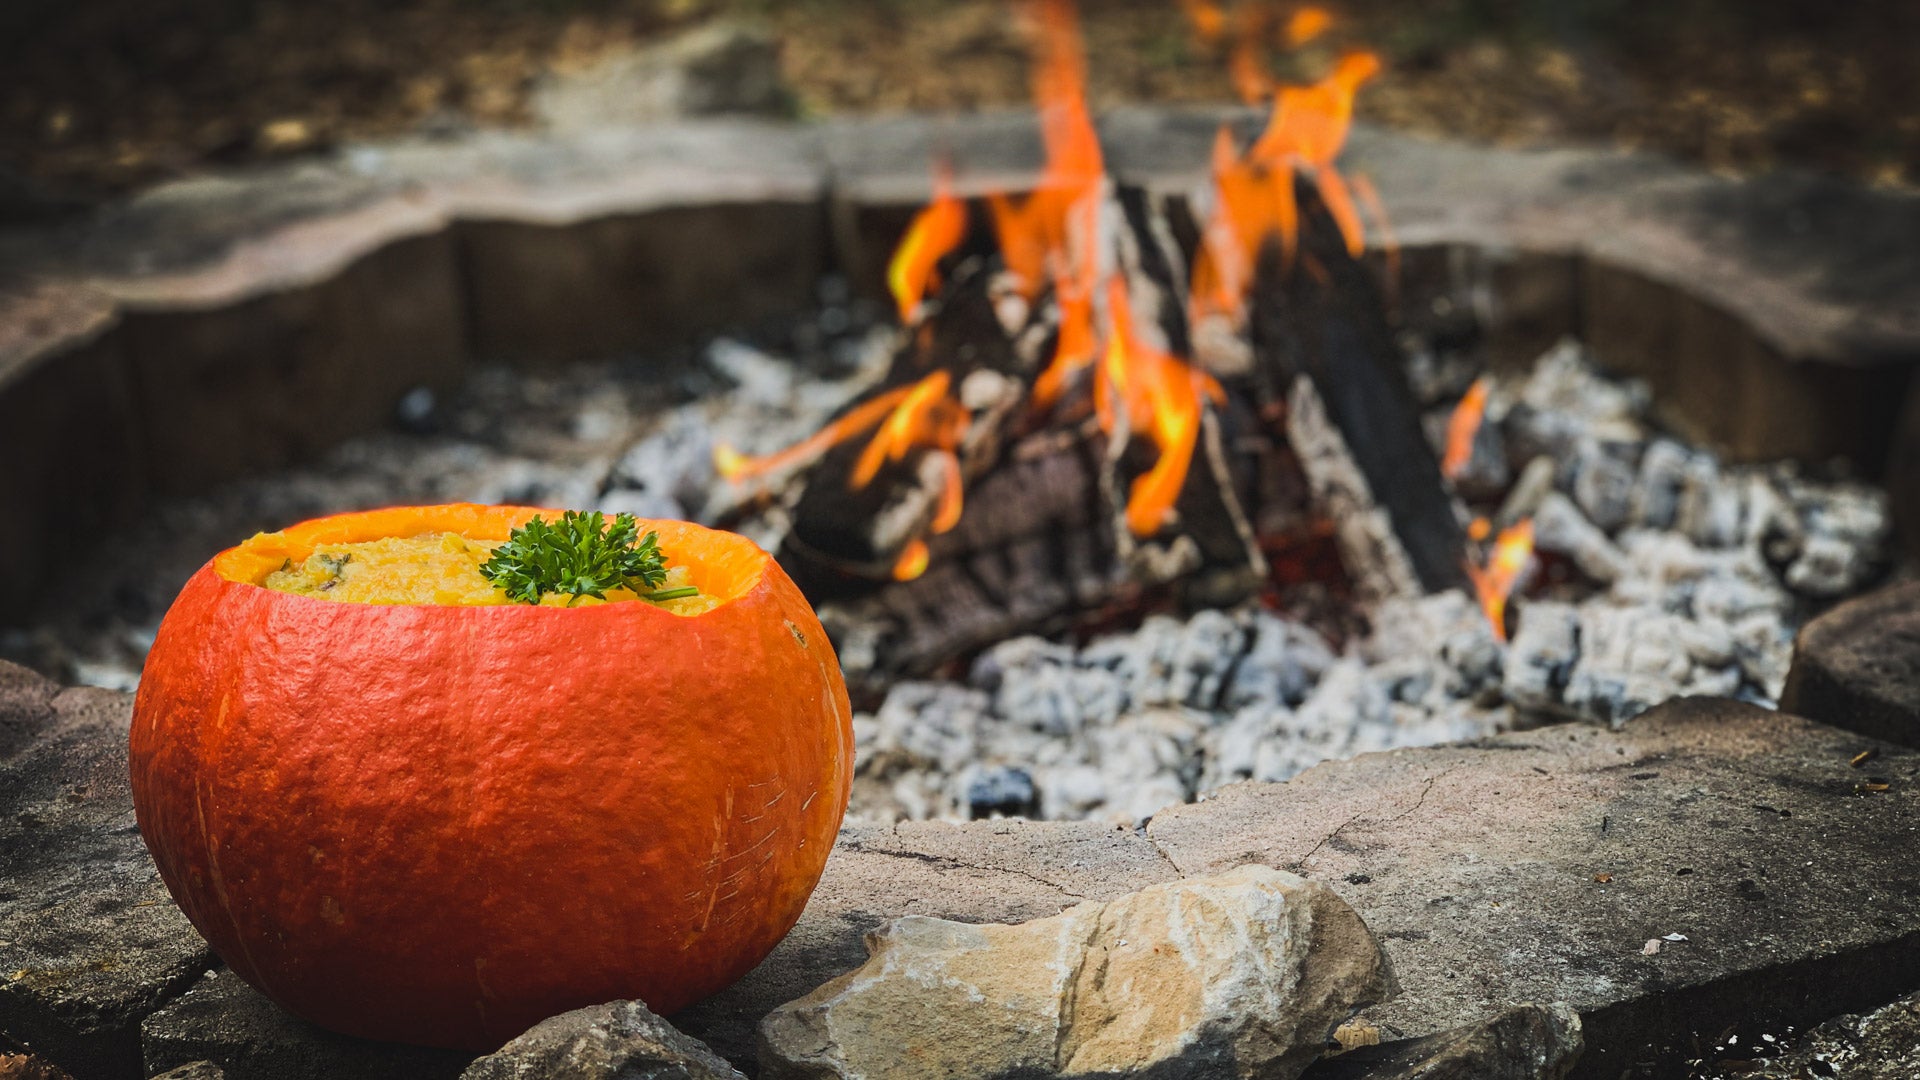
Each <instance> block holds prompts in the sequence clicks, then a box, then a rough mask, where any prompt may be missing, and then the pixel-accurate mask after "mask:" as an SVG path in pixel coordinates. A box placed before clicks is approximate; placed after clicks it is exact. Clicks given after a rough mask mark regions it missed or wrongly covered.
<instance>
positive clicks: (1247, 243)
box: [1190, 9, 1386, 322]
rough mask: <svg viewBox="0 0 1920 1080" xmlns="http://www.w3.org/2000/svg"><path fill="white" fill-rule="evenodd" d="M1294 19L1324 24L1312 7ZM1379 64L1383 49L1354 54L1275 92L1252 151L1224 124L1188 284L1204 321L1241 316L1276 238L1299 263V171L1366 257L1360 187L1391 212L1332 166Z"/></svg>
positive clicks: (1370, 205) (1286, 259)
mask: <svg viewBox="0 0 1920 1080" xmlns="http://www.w3.org/2000/svg"><path fill="white" fill-rule="evenodd" d="M1309 10H1312V9H1309ZM1319 14H1320V16H1324V15H1325V13H1324V12H1320V13H1319ZM1296 19H1297V20H1300V22H1301V26H1300V28H1299V29H1300V32H1301V33H1309V32H1312V33H1318V32H1319V30H1321V29H1324V25H1320V26H1317V27H1316V25H1315V24H1316V22H1317V21H1318V20H1317V19H1316V18H1314V17H1308V16H1307V15H1306V12H1300V13H1296ZM1289 32H1290V33H1291V29H1290V31H1289ZM1379 70H1380V59H1379V57H1377V56H1375V55H1374V54H1372V53H1369V52H1351V53H1348V54H1346V55H1345V56H1343V57H1341V58H1340V62H1339V63H1338V64H1337V65H1336V66H1335V68H1334V70H1333V72H1332V73H1331V74H1329V75H1328V76H1327V77H1326V78H1324V79H1322V80H1320V81H1319V82H1317V83H1314V84H1313V85H1311V86H1287V87H1282V88H1281V89H1280V91H1279V93H1278V94H1277V95H1275V98H1274V108H1273V114H1272V116H1271V117H1270V118H1269V120H1268V122H1267V127H1266V130H1265V131H1263V132H1262V133H1261V135H1260V137H1259V138H1258V139H1257V140H1255V142H1254V144H1253V145H1252V146H1251V147H1249V148H1248V150H1247V151H1246V153H1244V154H1235V153H1234V152H1233V141H1232V135H1231V133H1230V132H1228V131H1227V129H1225V128H1222V129H1221V132H1220V134H1219V136H1218V137H1217V138H1216V140H1215V144H1214V155H1213V180H1214V195H1215V198H1214V206H1213V210H1212V212H1211V213H1210V214H1209V215H1208V219H1207V224H1206V226H1205V229H1204V232H1203V243H1202V245H1201V250H1200V252H1199V253H1198V255H1197V256H1196V258H1195V259H1194V272H1193V280H1192V284H1191V289H1190V291H1191V301H1190V303H1191V307H1192V314H1193V316H1194V318H1195V320H1196V321H1197V320H1199V319H1200V318H1203V317H1205V316H1207V315H1209V314H1213V313H1223V314H1226V315H1228V316H1230V317H1232V318H1233V319H1234V320H1235V321H1236V322H1238V321H1240V319H1241V318H1242V317H1243V315H1244V305H1245V297H1246V293H1247V290H1248V289H1249V288H1250V287H1251V285H1252V283H1253V268H1254V266H1255V265H1256V264H1257V262H1258V260H1259V258H1260V252H1261V249H1262V248H1264V247H1265V246H1266V245H1267V244H1268V243H1269V242H1275V241H1277V242H1278V244H1279V246H1280V262H1281V266H1282V268H1290V267H1292V265H1293V261H1294V257H1295V253H1296V251H1297V249H1298V246H1299V232H1300V212H1299V207H1298V205H1297V204H1296V200H1295V196H1294V189H1293V184H1294V174H1295V173H1296V172H1302V173H1307V174H1309V175H1310V176H1311V177H1312V179H1313V182H1314V185H1315V186H1316V187H1317V188H1318V189H1319V191H1320V197H1321V200H1322V201H1323V202H1324V203H1325V204H1326V207H1327V211H1328V213H1330V214H1331V215H1332V216H1333V219H1334V222H1335V224H1336V225H1337V226H1338V227H1339V229H1340V234H1341V238H1342V239H1343V240H1344V241H1345V242H1346V246H1347V251H1348V252H1349V253H1350V254H1352V255H1355V256H1358V255H1359V254H1360V253H1361V252H1362V251H1364V250H1365V245H1366V230H1365V227H1364V225H1363V223H1362V221H1361V217H1360V212H1359V209H1358V205H1357V204H1356V192H1357V193H1358V202H1359V203H1362V204H1365V205H1366V206H1367V209H1368V212H1369V213H1370V214H1372V216H1374V217H1375V218H1376V219H1377V220H1379V221H1380V222H1382V228H1383V230H1384V229H1385V225H1384V222H1385V220H1386V218H1385V214H1384V213H1382V212H1381V211H1380V209H1379V198H1378V195H1377V194H1376V193H1375V191H1374V190H1373V186H1372V185H1371V184H1365V183H1363V182H1361V181H1363V180H1364V178H1360V180H1356V182H1355V183H1354V184H1353V185H1352V186H1349V184H1348V182H1347V180H1346V178H1345V177H1344V176H1342V175H1341V173H1340V171H1339V170H1338V169H1337V168H1335V167H1334V159H1335V158H1337V157H1339V155H1340V151H1341V150H1342V149H1343V148H1344V147H1345V145H1346V141H1347V134H1348V132H1349V131H1350V130H1351V129H1352V126H1353V99H1354V95H1355V94H1356V93H1357V92H1358V91H1359V88H1360V86H1361V85H1362V84H1363V83H1365V82H1366V81H1367V80H1368V79H1371V78H1373V76H1374V75H1376V74H1377V73H1378V72H1379Z"/></svg>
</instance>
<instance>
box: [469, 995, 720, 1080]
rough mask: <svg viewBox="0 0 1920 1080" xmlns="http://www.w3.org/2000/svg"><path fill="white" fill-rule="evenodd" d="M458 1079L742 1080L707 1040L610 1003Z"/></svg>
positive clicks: (554, 1023) (544, 1024)
mask: <svg viewBox="0 0 1920 1080" xmlns="http://www.w3.org/2000/svg"><path fill="white" fill-rule="evenodd" d="M460 1080H743V1078H742V1077H741V1075H740V1074H739V1073H738V1072H736V1071H735V1070H734V1068H733V1066H731V1065H729V1064H727V1063H726V1062H725V1061H724V1060H722V1059H721V1058H720V1056H719V1055H718V1054H715V1053H714V1052H713V1051H712V1050H710V1049H708V1048H707V1046H706V1044H705V1043H702V1042H700V1041H699V1040H698V1039H694V1038H691V1037H689V1036H687V1035H683V1034H681V1033H680V1032H679V1031H677V1030H675V1029H674V1027H673V1025H671V1024H669V1023H667V1022H666V1021H665V1020H662V1019H660V1018H659V1017H658V1016H655V1015H653V1013H651V1012H649V1011H648V1010H647V1007H646V1006H645V1005H643V1004H641V1003H640V1002H638V1001H610V1002H608V1003H606V1004H604V1005H594V1006H590V1007H588V1008H585V1009H575V1010H573V1011H572V1012H564V1013H561V1014H560V1015H559V1016H555V1017H550V1018H548V1019H546V1020H543V1021H541V1022H540V1023H538V1024H535V1025H534V1026H533V1027H531V1028H529V1029H528V1030H527V1031H526V1032H525V1033H524V1034H522V1035H520V1036H518V1037H516V1038H515V1039H514V1040H513V1041H511V1042H509V1043H507V1045H505V1046H503V1047H501V1048H500V1049H499V1050H496V1051H494V1052H493V1053H491V1054H488V1055H487V1056H485V1057H482V1058H479V1059H477V1060H475V1061H474V1063H473V1064H471V1065H469V1066H467V1071H465V1072H463V1073H461V1074H460Z"/></svg>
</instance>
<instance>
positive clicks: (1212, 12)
mask: <svg viewBox="0 0 1920 1080" xmlns="http://www.w3.org/2000/svg"><path fill="white" fill-rule="evenodd" d="M1180 6H1181V8H1182V9H1183V10H1185V12H1186V15H1187V21H1188V22H1190V23H1192V24H1193V29H1194V33H1195V34H1196V35H1197V36H1198V37H1199V38H1200V40H1201V41H1202V42H1204V43H1206V44H1208V45H1216V46H1217V45H1219V44H1220V43H1222V42H1226V44H1227V73H1228V75H1229V76H1230V77H1231V78H1232V81H1233V87H1234V90H1235V92H1237V93H1238V94H1239V95H1240V98H1241V100H1243V101H1245V102H1247V103H1248V104H1249V105H1251V104H1255V103H1257V102H1261V101H1265V100H1266V99H1267V98H1268V97H1269V96H1271V95H1272V93H1273V79H1272V77H1271V76H1270V75H1269V74H1268V72H1267V67H1266V64H1265V63H1264V61H1263V58H1262V51H1263V48H1264V46H1265V45H1266V44H1267V43H1268V41H1269V39H1275V40H1277V41H1278V42H1279V44H1281V45H1282V46H1284V47H1286V48H1289V49H1297V48H1299V47H1301V46H1302V45H1305V44H1306V43H1307V42H1309V41H1312V40H1313V39H1314V38H1317V37H1319V36H1320V35H1321V34H1324V33H1326V32H1327V29H1328V28H1329V27H1331V26H1332V25H1333V16H1332V15H1331V14H1329V13H1328V12H1327V10H1326V9H1325V8H1320V7H1313V6H1307V7H1300V8H1296V9H1294V10H1293V11H1292V12H1291V13H1289V14H1287V15H1286V16H1285V17H1284V18H1283V17H1282V16H1281V11H1282V9H1283V5H1279V4H1272V3H1267V2H1264V0H1251V2H1248V3H1243V4H1240V5H1238V6H1237V7H1236V8H1235V9H1234V10H1233V12H1232V13H1231V14H1229V13H1228V11H1227V9H1226V8H1225V7H1222V6H1221V5H1220V4H1218V3H1215V2H1214V0H1181V5H1180Z"/></svg>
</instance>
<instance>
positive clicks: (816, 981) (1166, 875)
mask: <svg viewBox="0 0 1920 1080" xmlns="http://www.w3.org/2000/svg"><path fill="white" fill-rule="evenodd" d="M1176 876H1177V874H1176V873H1175V871H1174V868H1173V866H1172V864H1171V863H1169V862H1167V861H1166V860H1165V859H1164V858H1162V857H1161V856H1160V854H1159V853H1158V852H1156V851H1155V850H1154V848H1153V845H1152V844H1150V843H1148V842H1147V841H1146V839H1145V838H1143V837H1141V836H1139V835H1138V834H1136V833H1135V832H1133V831H1132V830H1130V829H1116V828H1112V827H1110V826H1103V825H1098V824H1095V823H1092V822H1077V821H1076V822H1030V821H1014V820H1000V821H979V822H971V823H968V824H964V825H961V824H952V823H946V822H902V823H900V824H899V825H896V826H891V827H872V826H849V827H847V828H845V829H842V830H841V833H840V841H839V844H838V845H837V846H836V848H835V850H834V853H833V857H832V858H831V859H829V860H827V869H826V872H825V874H823V875H822V877H821V879H820V885H819V887H818V888H817V889H815V890H814V894H813V898H812V899H811V900H809V901H808V903H807V908H806V911H804V912H803V913H802V914H801V916H800V922H799V923H798V924H797V925H796V926H795V927H794V928H793V931H792V932H791V933H789V934H788V935H787V937H786V939H785V940H784V941H782V942H781V943H780V945H779V947H778V948H776V949H774V951H773V952H772V953H771V954H770V955H769V956H768V957H767V958H766V959H765V960H763V961H761V963H760V966H759V967H757V968H755V969H754V970H753V971H751V972H749V973H748V974H747V976H746V977H745V978H744V979H742V980H740V981H739V982H738V983H735V984H734V985H733V986H732V987H729V988H728V989H726V990H723V991H721V992H720V993H719V994H717V995H715V996H714V997H711V998H708V999H707V1000H706V1001H703V1002H701V1003H699V1004H697V1005H694V1006H692V1007H691V1008H688V1009H685V1010H683V1011H681V1012H679V1013H676V1014H674V1016H673V1018H672V1019H673V1022H674V1025H675V1026H676V1027H678V1028H680V1029H681V1030H683V1031H685V1032H687V1033H688V1034H690V1035H692V1036H694V1037H695V1038H697V1039H700V1040H701V1041H703V1042H705V1043H707V1044H708V1045H709V1046H712V1047H713V1048H714V1050H715V1051H717V1052H718V1053H719V1054H720V1055H721V1056H722V1057H725V1058H726V1059H727V1060H729V1061H731V1062H733V1063H734V1064H735V1065H736V1066H738V1067H740V1068H742V1069H745V1070H748V1071H751V1069H752V1065H753V1062H754V1060H755V1048H756V1044H757V1042H758V1035H757V1028H758V1025H759V1023H760V1021H761V1019H762V1018H763V1017H765V1016H766V1015H767V1014H768V1013H769V1012H772V1011H773V1009H774V1008H775V1007H777V1006H779V1005H782V1004H784V1003H786V1002H789V1001H792V1000H794V999H795V998H798V997H801V996H803V995H805V994H807V993H810V992H811V991H813V990H814V989H815V988H817V987H819V986H820V985H821V984H822V983H824V982H826V981H827V980H829V979H831V978H834V977H836V976H838V975H842V974H845V973H846V972H849V971H852V970H853V969H854V968H857V967H859V966H860V965H861V964H862V963H864V962H865V961H866V959H867V948H866V935H867V933H868V932H869V931H872V930H875V929H877V928H878V927H879V926H880V925H881V924H883V923H885V922H887V921H889V920H891V919H894V918H898V917H899V916H902V915H927V916H932V917H934V918H942V919H954V920H958V921H961V922H971V923H1018V922H1025V921H1027V920H1029V919H1037V918H1043V917H1046V916H1049V915H1057V914H1059V913H1060V912H1062V911H1065V910H1066V909H1067V908H1069V907H1072V906H1073V905H1075V904H1078V903H1080V902H1082V901H1087V900H1096V901H1097V900H1111V899H1114V898H1116V897H1119V896H1121V895H1124V894H1126V893H1130V892H1134V891H1136V890H1139V889H1142V888H1144V887H1146V886H1148V885H1152V884H1156V883H1158V882H1163V881H1170V880H1172V879H1173V878H1174V877H1176Z"/></svg>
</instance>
